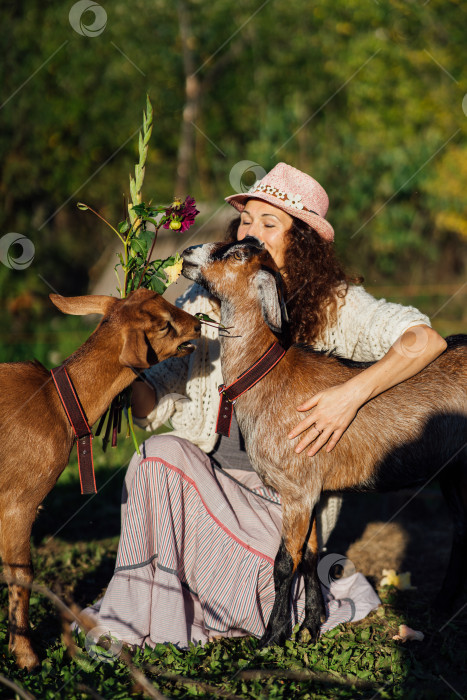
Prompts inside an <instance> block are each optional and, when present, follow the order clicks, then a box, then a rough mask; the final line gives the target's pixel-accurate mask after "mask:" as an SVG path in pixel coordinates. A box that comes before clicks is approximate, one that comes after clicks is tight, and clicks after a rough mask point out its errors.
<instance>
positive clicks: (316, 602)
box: [298, 510, 326, 643]
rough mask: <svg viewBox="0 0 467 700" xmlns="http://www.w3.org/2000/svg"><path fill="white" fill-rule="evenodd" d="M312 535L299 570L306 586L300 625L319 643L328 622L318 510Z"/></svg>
mask: <svg viewBox="0 0 467 700" xmlns="http://www.w3.org/2000/svg"><path fill="white" fill-rule="evenodd" d="M311 517H312V523H311V534H310V538H309V540H308V542H307V543H306V544H305V548H304V552H303V557H302V560H301V562H300V564H299V567H298V570H299V572H300V573H301V574H302V575H303V580H304V584H305V618H304V620H303V622H302V624H301V625H300V632H301V633H302V635H303V632H304V631H305V630H308V632H309V634H310V637H311V642H313V643H314V642H317V641H318V637H319V631H320V626H321V624H322V623H323V622H325V621H326V608H325V605H324V599H323V592H322V590H321V586H320V583H319V579H318V571H317V567H318V556H319V549H318V536H317V528H316V510H314V511H313V515H312V516H311Z"/></svg>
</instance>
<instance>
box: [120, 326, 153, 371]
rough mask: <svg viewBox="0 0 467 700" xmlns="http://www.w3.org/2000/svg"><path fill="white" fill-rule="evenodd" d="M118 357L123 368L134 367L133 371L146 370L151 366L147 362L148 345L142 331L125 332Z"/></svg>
mask: <svg viewBox="0 0 467 700" xmlns="http://www.w3.org/2000/svg"><path fill="white" fill-rule="evenodd" d="M124 338H125V339H124V342H123V347H122V351H121V353H120V357H119V358H118V359H119V361H120V364H121V365H123V366H124V367H134V368H135V369H147V368H148V367H150V366H151V365H150V364H149V362H148V344H147V342H146V336H145V335H144V331H141V330H131V331H127V332H126V333H125V336H124Z"/></svg>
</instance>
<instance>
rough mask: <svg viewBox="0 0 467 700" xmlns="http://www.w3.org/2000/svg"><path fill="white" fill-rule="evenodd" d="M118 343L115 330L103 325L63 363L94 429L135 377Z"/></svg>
mask: <svg viewBox="0 0 467 700" xmlns="http://www.w3.org/2000/svg"><path fill="white" fill-rule="evenodd" d="M119 343H120V341H119V338H118V335H116V334H115V332H114V331H113V330H112V327H111V326H110V325H107V324H101V325H100V326H99V327H98V328H97V329H96V330H95V331H94V333H93V334H92V335H91V336H90V337H89V338H88V339H87V341H86V342H85V343H84V344H83V345H82V346H81V347H80V348H79V349H78V350H77V351H76V352H74V353H73V354H72V355H70V357H69V358H68V359H67V360H65V362H64V365H65V366H66V368H67V371H68V374H69V375H70V379H71V381H72V382H73V385H74V387H75V390H76V393H77V394H78V397H79V400H80V402H81V405H82V407H83V409H84V412H85V414H86V416H87V419H88V423H89V425H91V426H92V425H93V423H95V422H96V421H97V420H98V419H99V418H100V417H101V416H102V414H103V413H104V411H105V410H106V409H107V408H108V407H109V405H110V403H111V402H112V399H113V398H114V397H115V396H116V395H117V394H119V393H120V392H121V391H123V389H125V388H126V387H127V386H128V385H129V384H131V382H132V381H133V379H134V378H135V374H134V372H133V370H131V369H130V368H129V367H124V366H122V365H121V364H120V362H119V359H118V358H119V355H120V348H119Z"/></svg>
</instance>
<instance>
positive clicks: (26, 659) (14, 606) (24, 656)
mask: <svg viewBox="0 0 467 700" xmlns="http://www.w3.org/2000/svg"><path fill="white" fill-rule="evenodd" d="M34 516H35V510H34V512H33V513H31V514H30V513H24V512H22V513H19V512H18V509H15V512H11V511H10V512H9V513H6V514H5V513H4V514H3V516H2V522H1V534H2V557H3V570H4V574H5V579H6V580H7V581H8V599H9V623H10V640H9V649H10V651H12V652H14V654H15V656H16V662H17V664H18V666H19V667H20V668H27V669H32V668H33V667H34V666H37V665H38V664H39V658H38V657H37V654H36V653H35V651H34V650H33V648H32V645H31V640H30V636H29V633H30V631H29V598H30V593H31V585H32V582H33V567H32V562H31V548H30V537H31V529H32V523H33V521H34Z"/></svg>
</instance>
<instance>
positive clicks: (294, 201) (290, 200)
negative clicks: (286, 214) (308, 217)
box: [285, 192, 303, 209]
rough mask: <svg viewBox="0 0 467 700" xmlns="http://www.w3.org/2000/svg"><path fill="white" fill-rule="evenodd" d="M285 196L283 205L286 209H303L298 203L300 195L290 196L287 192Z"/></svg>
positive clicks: (299, 202)
mask: <svg viewBox="0 0 467 700" xmlns="http://www.w3.org/2000/svg"><path fill="white" fill-rule="evenodd" d="M286 196H287V200H286V202H285V203H286V205H287V206H288V207H292V208H293V209H303V204H302V202H301V201H300V200H301V199H302V196H301V195H300V194H291V193H290V192H288V193H287V195H286Z"/></svg>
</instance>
